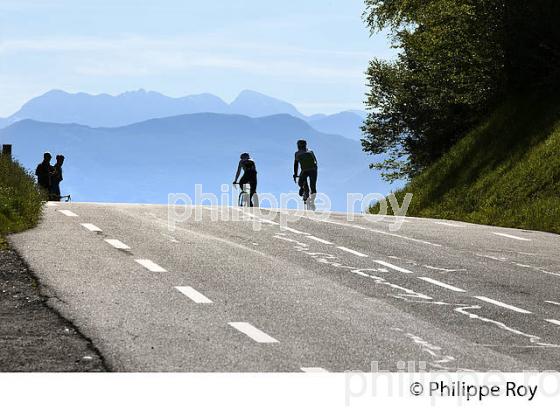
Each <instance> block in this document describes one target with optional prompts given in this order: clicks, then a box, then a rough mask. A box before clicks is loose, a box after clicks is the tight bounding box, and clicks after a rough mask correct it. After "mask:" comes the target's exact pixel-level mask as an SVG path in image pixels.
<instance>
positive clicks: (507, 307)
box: [475, 296, 531, 315]
mask: <svg viewBox="0 0 560 410" xmlns="http://www.w3.org/2000/svg"><path fill="white" fill-rule="evenodd" d="M475 298H477V299H478V300H482V301H483V302H487V303H491V304H493V305H496V306H500V307H503V308H505V309H509V310H513V311H514V312H518V313H524V314H526V315H530V314H531V312H529V311H528V310H525V309H521V308H518V307H515V306H512V305H508V304H507V303H503V302H499V301H497V300H494V299H490V298H487V297H485V296H475Z"/></svg>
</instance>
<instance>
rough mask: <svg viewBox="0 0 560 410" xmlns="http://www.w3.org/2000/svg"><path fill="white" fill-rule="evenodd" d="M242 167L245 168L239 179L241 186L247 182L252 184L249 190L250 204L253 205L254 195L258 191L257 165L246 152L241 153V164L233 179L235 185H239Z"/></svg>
mask: <svg viewBox="0 0 560 410" xmlns="http://www.w3.org/2000/svg"><path fill="white" fill-rule="evenodd" d="M241 169H243V176H242V177H241V179H240V180H239V185H240V186H241V187H243V185H246V184H250V185H251V188H250V191H249V198H250V199H249V203H250V206H253V195H255V194H256V193H257V166H256V164H255V161H253V160H252V159H251V156H250V155H249V154H248V153H246V152H245V153H243V154H241V157H240V160H239V165H238V166H237V173H236V174H235V180H234V181H233V184H234V185H237V179H238V178H239V175H240V174H241Z"/></svg>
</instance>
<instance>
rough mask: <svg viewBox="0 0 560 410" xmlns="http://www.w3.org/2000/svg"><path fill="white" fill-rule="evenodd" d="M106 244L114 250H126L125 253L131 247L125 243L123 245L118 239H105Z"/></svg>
mask: <svg viewBox="0 0 560 410" xmlns="http://www.w3.org/2000/svg"><path fill="white" fill-rule="evenodd" d="M105 242H107V243H108V244H109V245H111V246H112V247H113V248H116V249H120V250H124V251H126V250H129V249H130V246H128V245H127V244H125V243H122V242H121V241H119V240H118V239H105Z"/></svg>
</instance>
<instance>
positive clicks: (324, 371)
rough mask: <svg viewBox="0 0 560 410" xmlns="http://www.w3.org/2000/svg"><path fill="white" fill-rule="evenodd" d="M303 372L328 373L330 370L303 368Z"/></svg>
mask: <svg viewBox="0 0 560 410" xmlns="http://www.w3.org/2000/svg"><path fill="white" fill-rule="evenodd" d="M301 371H302V372H304V373H328V372H329V371H328V370H325V369H323V368H322V367H301Z"/></svg>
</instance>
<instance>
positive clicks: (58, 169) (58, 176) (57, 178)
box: [49, 155, 64, 201]
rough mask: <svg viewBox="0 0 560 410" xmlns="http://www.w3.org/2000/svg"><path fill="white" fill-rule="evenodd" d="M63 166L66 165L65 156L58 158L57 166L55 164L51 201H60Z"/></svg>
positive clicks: (52, 175) (52, 176) (58, 156)
mask: <svg viewBox="0 0 560 410" xmlns="http://www.w3.org/2000/svg"><path fill="white" fill-rule="evenodd" d="M62 164H64V155H57V156H56V164H54V167H53V172H52V174H51V188H50V195H49V196H50V199H51V201H60V182H61V181H62V180H63V179H64V178H62Z"/></svg>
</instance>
